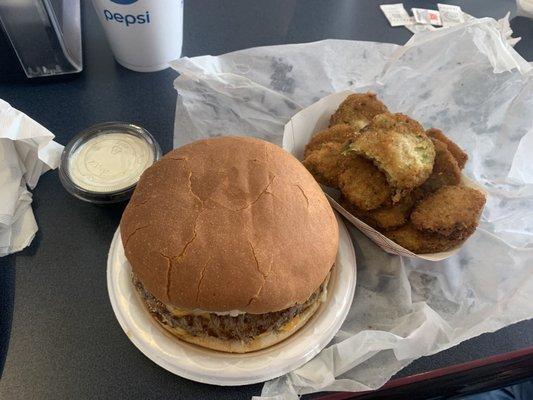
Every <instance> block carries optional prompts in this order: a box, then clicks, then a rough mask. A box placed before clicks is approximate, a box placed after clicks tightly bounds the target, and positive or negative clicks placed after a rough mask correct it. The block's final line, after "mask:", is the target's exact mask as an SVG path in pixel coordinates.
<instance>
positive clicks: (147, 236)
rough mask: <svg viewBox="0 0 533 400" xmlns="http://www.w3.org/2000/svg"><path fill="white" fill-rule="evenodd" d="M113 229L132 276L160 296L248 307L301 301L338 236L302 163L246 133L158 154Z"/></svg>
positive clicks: (206, 305)
mask: <svg viewBox="0 0 533 400" xmlns="http://www.w3.org/2000/svg"><path fill="white" fill-rule="evenodd" d="M120 232H121V236H122V242H123V244H124V249H125V253H126V257H127V259H128V261H129V262H130V264H131V266H132V271H133V274H134V275H135V277H136V278H137V279H138V280H139V281H141V282H142V284H143V285H144V286H145V288H146V289H147V290H148V291H149V292H150V293H151V294H153V295H154V296H155V297H156V298H157V299H159V300H160V301H162V302H164V303H166V304H169V305H173V306H175V307H179V308H184V309H189V310H194V309H200V310H206V311H212V312H226V311H231V310H240V311H243V312H247V313H252V314H262V313H268V312H275V311H279V310H283V309H286V308H288V307H291V306H293V305H295V304H299V303H303V302H305V301H306V300H307V299H308V298H309V297H310V296H311V295H312V294H313V292H315V291H316V290H317V289H318V288H319V287H320V285H321V283H322V282H323V281H324V280H325V278H326V276H327V275H328V273H329V271H330V269H331V267H332V265H333V263H334V261H335V257H336V254H337V247H338V240H339V238H338V227H337V222H336V219H335V216H334V214H333V211H332V209H331V207H330V205H329V203H328V201H327V200H326V198H325V196H324V194H323V193H322V190H321V189H320V186H319V185H318V184H317V183H316V182H315V180H314V178H313V177H312V176H311V174H310V173H309V172H308V171H307V170H306V169H305V167H304V166H303V165H302V164H300V162H299V161H298V160H297V159H296V158H294V157H293V156H292V155H290V154H289V153H287V152H285V151H284V150H282V149H281V148H279V147H278V146H276V145H273V144H271V143H268V142H265V141H262V140H258V139H253V138H248V137H218V138H214V139H207V140H200V141H196V142H193V143H191V144H188V145H186V146H183V147H181V148H178V149H175V150H173V151H171V152H170V153H168V154H166V155H165V156H164V157H163V158H162V159H161V160H159V161H158V162H156V163H155V164H154V165H153V166H151V167H150V168H148V169H147V170H146V171H145V172H144V173H143V175H142V176H141V178H140V180H139V183H138V184H137V187H136V189H135V192H134V194H133V196H132V198H131V201H130V202H129V204H128V206H127V207H126V209H125V211H124V214H123V216H122V220H121V222H120Z"/></svg>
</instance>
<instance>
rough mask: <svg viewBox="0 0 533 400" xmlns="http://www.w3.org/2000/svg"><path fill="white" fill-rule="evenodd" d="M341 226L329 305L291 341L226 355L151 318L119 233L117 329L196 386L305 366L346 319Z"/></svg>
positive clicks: (348, 266) (114, 268)
mask: <svg viewBox="0 0 533 400" xmlns="http://www.w3.org/2000/svg"><path fill="white" fill-rule="evenodd" d="M336 216H337V221H338V223H339V233H340V240H339V252H338V253H337V259H336V262H335V268H334V269H333V271H332V274H331V278H330V283H329V285H328V293H327V300H326V301H325V302H324V303H322V304H321V305H320V307H319V308H318V310H317V312H316V313H315V315H314V316H313V317H312V318H311V319H310V320H309V321H308V323H307V324H306V325H305V326H304V327H302V328H301V329H300V330H299V331H298V332H296V333H295V334H294V335H292V336H291V337H289V338H287V339H286V340H284V341H283V342H281V343H278V344H276V345H274V346H272V347H270V348H267V349H264V350H260V351H256V352H252V353H248V354H228V353H222V352H218V351H214V350H209V349H204V348H201V347H199V346H195V345H192V344H189V343H186V342H183V341H181V340H179V339H177V338H175V337H173V336H172V335H171V334H169V333H168V332H167V331H165V330H164V329H163V328H161V327H160V326H159V324H158V323H157V322H156V321H155V320H154V319H153V318H152V317H151V316H150V314H149V313H148V311H147V310H146V309H145V307H144V305H143V304H142V302H141V300H140V299H139V297H138V295H137V293H136V291H135V289H134V287H133V284H132V282H131V276H130V271H131V267H130V265H129V263H128V261H127V260H126V257H125V256H124V248H123V246H122V241H121V239H120V234H119V231H118V230H117V232H116V233H115V236H114V237H113V241H112V242H111V248H110V250H109V256H108V259H107V288H108V291H109V299H110V300H111V305H112V306H113V311H114V312H115V315H116V317H117V319H118V322H119V323H120V326H121V327H122V329H123V330H124V332H125V333H126V335H128V337H129V338H130V340H131V341H132V342H133V344H134V345H135V346H137V348H138V349H139V350H140V351H141V352H142V353H143V354H144V355H145V356H147V357H148V358H149V359H151V360H152V361H153V362H155V363H156V364H158V365H159V366H161V367H163V368H165V369H166V370H168V371H170V372H172V373H174V374H176V375H179V376H182V377H184V378H188V379H191V380H194V381H198V382H203V383H209V384H214V385H247V384H252V383H257V382H263V381H266V380H269V379H272V378H275V377H278V376H281V375H283V374H285V373H287V372H289V371H292V370H294V369H296V368H298V367H300V366H301V365H303V364H305V363H306V362H307V361H309V360H310V359H311V358H313V357H314V356H315V355H317V354H318V353H319V352H320V350H322V349H323V348H324V347H325V346H326V345H327V344H328V343H329V342H330V341H331V339H332V338H333V336H335V333H337V331H338V330H339V328H340V326H341V324H342V322H343V321H344V319H345V318H346V315H347V314H348V311H349V309H350V306H351V304H352V300H353V295H354V291H355V280H356V262H355V253H354V248H353V244H352V241H351V239H350V235H349V234H348V231H347V229H346V226H345V225H344V223H343V222H342V219H341V218H340V217H339V216H338V215H337V214H336Z"/></svg>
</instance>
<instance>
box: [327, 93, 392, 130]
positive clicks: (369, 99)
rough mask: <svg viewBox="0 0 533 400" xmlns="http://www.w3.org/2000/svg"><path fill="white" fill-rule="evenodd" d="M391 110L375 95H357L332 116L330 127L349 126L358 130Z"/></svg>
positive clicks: (348, 98) (340, 106)
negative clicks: (375, 117) (377, 116)
mask: <svg viewBox="0 0 533 400" xmlns="http://www.w3.org/2000/svg"><path fill="white" fill-rule="evenodd" d="M388 111H389V110H388V109H387V107H386V106H385V104H383V103H382V102H381V101H379V100H378V99H377V96H376V94H375V93H370V92H369V93H355V94H351V95H349V96H348V97H347V98H346V100H344V101H343V102H342V103H341V104H340V105H339V108H337V111H335V113H334V114H333V115H332V116H331V118H330V120H329V126H334V125H337V124H348V125H351V126H352V127H353V128H355V129H356V130H361V129H363V128H364V127H365V126H367V125H368V124H369V123H370V121H372V118H374V116H376V115H378V114H382V113H386V112H388Z"/></svg>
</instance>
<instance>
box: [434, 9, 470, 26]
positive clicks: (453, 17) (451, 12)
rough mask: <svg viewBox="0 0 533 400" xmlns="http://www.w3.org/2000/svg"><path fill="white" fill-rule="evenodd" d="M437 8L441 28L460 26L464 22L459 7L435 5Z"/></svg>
mask: <svg viewBox="0 0 533 400" xmlns="http://www.w3.org/2000/svg"><path fill="white" fill-rule="evenodd" d="M437 7H438V8H439V13H440V18H441V20H442V26H444V27H449V26H455V25H459V24H462V23H463V22H465V17H464V15H463V11H462V10H461V7H459V6H454V5H451V4H440V3H438V4H437Z"/></svg>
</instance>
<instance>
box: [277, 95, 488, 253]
mask: <svg viewBox="0 0 533 400" xmlns="http://www.w3.org/2000/svg"><path fill="white" fill-rule="evenodd" d="M353 93H355V92H353V91H350V90H346V91H344V92H339V93H334V94H331V95H329V96H326V97H324V98H322V99H320V100H318V101H317V102H316V103H314V104H311V105H310V106H309V107H307V108H304V109H303V110H301V111H300V112H298V113H296V114H295V115H294V116H293V117H292V118H291V119H290V121H289V122H287V124H286V125H285V130H284V132H283V149H285V150H286V151H288V152H289V153H291V154H292V155H293V156H295V157H296V158H297V159H299V160H303V157H304V151H305V145H306V144H307V143H309V141H310V140H311V138H312V137H313V135H314V134H315V133H317V132H319V131H321V130H323V129H326V128H327V127H328V126H329V118H330V116H331V114H333V113H334V112H335V110H337V107H339V105H340V104H341V103H342V102H343V101H344V100H345V99H346V97H348V96H349V95H350V94H353ZM462 184H463V185H465V186H470V187H472V188H474V189H478V190H480V191H482V192H483V193H485V194H486V191H485V190H484V189H483V188H482V187H481V186H479V185H478V184H477V183H476V182H474V181H472V180H471V179H469V178H468V177H467V176H466V175H463V176H462ZM323 189H324V192H325V194H326V197H327V198H328V200H329V202H330V203H331V206H332V207H333V208H334V209H335V210H337V211H338V212H339V213H341V214H342V216H343V217H344V218H346V219H347V220H348V221H350V222H351V223H352V224H353V225H354V226H355V227H357V228H358V229H359V230H360V231H361V232H363V234H365V235H366V236H367V237H368V238H369V239H371V240H372V241H373V242H374V243H376V244H377V245H378V246H379V247H381V248H382V249H383V250H385V251H386V252H387V253H390V254H396V255H399V256H404V257H410V258H417V259H421V260H427V261H441V260H444V259H446V258H448V257H451V256H452V255H454V254H455V253H457V252H458V251H459V249H460V248H461V246H462V245H463V244H464V242H463V243H462V244H460V245H458V246H455V247H453V248H451V249H450V250H448V251H443V252H439V253H427V254H415V253H413V252H412V251H410V250H408V249H406V248H405V247H402V246H400V245H399V244H397V243H396V242H394V241H392V240H390V239H389V238H388V237H386V236H385V235H383V234H382V233H381V232H379V231H377V230H376V229H374V228H372V227H371V226H369V225H367V224H366V223H364V222H363V221H361V220H360V219H359V218H356V217H355V216H354V215H352V214H351V213H350V212H349V211H347V210H346V209H345V208H344V207H343V206H341V205H340V204H339V203H338V200H339V197H340V192H339V191H338V190H335V189H330V188H326V187H325V186H323Z"/></svg>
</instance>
